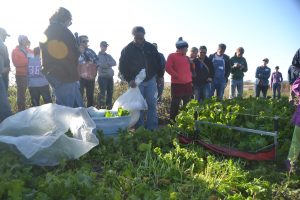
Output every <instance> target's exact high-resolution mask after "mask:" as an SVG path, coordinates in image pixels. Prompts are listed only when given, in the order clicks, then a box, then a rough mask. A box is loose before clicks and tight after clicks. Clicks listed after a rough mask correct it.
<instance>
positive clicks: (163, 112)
mask: <svg viewBox="0 0 300 200" xmlns="http://www.w3.org/2000/svg"><path fill="white" fill-rule="evenodd" d="M249 88H251V87H249ZM227 89H228V87H227ZM125 90H126V86H124V85H120V84H116V87H115V93H114V99H116V98H117V97H118V96H119V95H120V94H121V93H122V92H124V91H125ZM252 92H253V91H251V90H247V91H245V96H246V97H249V98H246V99H244V100H243V99H236V100H225V101H223V102H218V101H216V100H215V99H213V100H211V101H207V102H205V103H204V104H198V103H197V102H191V103H190V104H189V106H187V108H185V109H183V110H182V112H181V113H180V115H179V116H178V117H177V121H176V123H172V124H169V125H168V124H167V123H168V121H169V120H168V113H169V112H168V109H169V105H170V88H169V87H167V88H166V90H165V93H164V96H163V101H162V102H161V103H160V104H159V105H158V112H159V121H160V127H161V128H160V129H159V130H157V131H153V132H149V131H147V130H145V129H142V128H141V129H138V130H136V131H133V130H130V131H121V132H120V133H119V136H118V138H106V137H104V135H103V134H102V133H101V132H98V133H97V136H98V138H99V141H100V144H99V145H98V146H96V147H95V148H93V149H92V150H91V151H90V152H89V153H87V154H86V155H84V156H82V157H81V158H80V159H78V160H73V161H64V160H62V161H61V164H60V165H59V166H57V167H37V166H31V165H26V164H23V162H22V158H21V157H19V156H17V155H15V154H14V153H12V152H10V151H7V150H1V157H0V163H1V164H0V173H1V176H0V199H41V200H42V199H43V200H44V199H105V200H106V199H116V200H118V199H178V200H179V199H180V200H181V199H187V200H189V199H204V200H206V199H210V200H216V199H300V189H299V188H300V175H299V172H296V173H292V174H288V173H286V172H285V170H284V165H283V161H284V159H285V158H286V156H287V152H288V148H289V145H290V140H291V136H292V131H293V125H292V124H291V123H290V118H291V115H292V113H293V111H294V107H293V106H291V105H289V103H288V100H287V97H284V98H282V99H281V100H272V99H266V100H265V99H256V98H252V97H250V96H253V93H252ZM283 93H284V95H287V94H288V90H287V89H284V92H283ZM227 94H228V91H227V92H226V95H227ZM95 96H97V95H95ZM95 98H96V97H95ZM9 99H10V103H11V105H12V108H13V110H14V112H16V100H15V89H14V88H10V97H9ZM29 105H30V102H29V98H28V101H27V106H28V107H29ZM195 112H196V113H197V119H198V120H204V119H205V120H207V121H211V122H216V123H220V124H230V125H234V126H244V127H247V128H253V129H263V130H266V131H272V130H273V121H272V119H269V118H264V116H275V115H276V116H279V117H280V121H279V137H278V156H277V159H276V160H275V161H247V160H245V159H239V158H233V157H227V156H222V155H217V154H214V153H212V152H210V151H207V150H205V149H204V148H202V147H201V146H199V145H196V144H189V145H183V144H181V143H180V142H179V141H178V139H177V136H178V133H181V134H184V135H186V136H190V137H193V138H196V137H201V138H202V139H205V140H206V141H211V142H213V143H215V144H219V145H223V146H230V147H232V148H238V149H240V150H244V151H246V150H249V151H254V150H255V149H257V148H260V147H262V146H265V145H268V144H269V143H270V142H272V139H270V138H267V137H260V136H254V137H252V136H247V135H243V134H242V133H239V132H235V133H232V132H231V131H230V130H228V129H224V128H223V129H221V128H218V129H213V128H211V127H206V126H205V127H202V129H201V134H200V135H198V133H197V131H196V130H195V129H194V118H195V116H194V114H195ZM240 113H247V114H253V115H254V114H257V115H258V116H254V117H238V115H239V114H240Z"/></svg>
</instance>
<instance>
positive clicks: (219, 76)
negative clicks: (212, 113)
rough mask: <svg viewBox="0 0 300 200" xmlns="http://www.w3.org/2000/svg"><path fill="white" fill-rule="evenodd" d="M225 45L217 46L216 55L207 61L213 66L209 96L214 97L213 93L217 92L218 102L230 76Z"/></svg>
mask: <svg viewBox="0 0 300 200" xmlns="http://www.w3.org/2000/svg"><path fill="white" fill-rule="evenodd" d="M225 50H226V45H225V44H219V47H218V50H217V52H216V53H214V54H211V55H210V56H209V59H210V60H211V61H212V63H213V66H214V71H215V73H214V79H213V81H212V84H211V93H210V96H211V97H212V96H214V93H215V91H217V98H218V99H219V100H222V99H223V95H224V90H225V88H226V85H227V81H228V77H229V75H230V61H229V56H227V55H226V54H224V53H225Z"/></svg>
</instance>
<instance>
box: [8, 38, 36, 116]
mask: <svg viewBox="0 0 300 200" xmlns="http://www.w3.org/2000/svg"><path fill="white" fill-rule="evenodd" d="M28 41H29V40H28V37H27V36H25V35H19V37H18V42H19V45H18V46H16V48H15V49H14V50H13V51H12V53H11V58H12V62H13V64H14V66H15V67H16V83H17V105H18V111H22V110H25V107H26V106H25V102H26V90H27V87H28V59H29V58H30V57H33V51H32V50H30V49H29V48H28Z"/></svg>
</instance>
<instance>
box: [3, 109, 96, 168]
mask: <svg viewBox="0 0 300 200" xmlns="http://www.w3.org/2000/svg"><path fill="white" fill-rule="evenodd" d="M95 127H96V126H95V123H94V122H93V120H92V119H91V118H90V116H89V114H88V113H87V111H86V109H85V108H70V107H65V106H60V105H56V104H45V105H42V106H39V107H33V108H29V109H27V110H25V111H22V112H19V113H17V114H15V115H13V116H11V117H9V118H7V119H5V120H4V121H3V122H2V123H1V124H0V143H1V146H4V147H7V145H8V146H10V147H11V146H12V147H15V148H16V149H17V150H18V152H20V153H21V154H22V155H23V156H24V157H25V158H26V161H27V162H28V163H31V164H36V165H41V166H54V165H58V164H59V163H60V161H61V160H62V159H67V160H70V159H77V158H79V157H80V156H82V155H84V154H85V153H87V152H88V151H89V150H91V149H92V148H93V147H95V146H97V145H98V144H99V141H98V139H97V137H96V136H95V135H94V134H93V133H92V131H93V129H94V128H95ZM68 130H70V131H71V132H72V137H69V136H67V135H66V134H65V133H66V132H67V131H68Z"/></svg>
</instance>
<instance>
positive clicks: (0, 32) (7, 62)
mask: <svg viewBox="0 0 300 200" xmlns="http://www.w3.org/2000/svg"><path fill="white" fill-rule="evenodd" d="M9 36H10V35H8V34H7V33H6V30H5V29H3V28H0V38H1V39H0V40H2V43H3V42H5V39H6V37H9ZM3 45H4V44H3ZM5 48H6V46H5V45H4V46H3V50H4V49H5ZM6 52H7V48H6ZM3 53H4V52H3ZM4 57H6V56H4ZM4 66H5V68H8V69H5V70H4V71H5V72H4V73H2V79H3V81H4V86H5V89H6V93H7V94H8V85H9V71H10V60H9V57H8V56H7V57H6V58H5V60H4Z"/></svg>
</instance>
